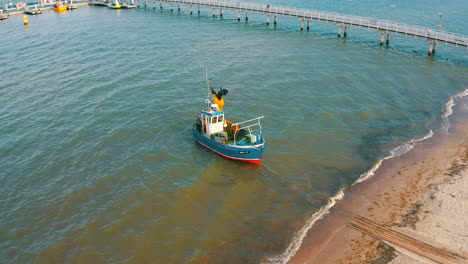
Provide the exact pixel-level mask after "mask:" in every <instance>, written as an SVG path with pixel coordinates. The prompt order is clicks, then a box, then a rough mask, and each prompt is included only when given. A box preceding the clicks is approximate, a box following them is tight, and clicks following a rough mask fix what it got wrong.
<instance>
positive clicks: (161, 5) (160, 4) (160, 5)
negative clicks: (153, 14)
mask: <svg viewBox="0 0 468 264" xmlns="http://www.w3.org/2000/svg"><path fill="white" fill-rule="evenodd" d="M159 9H160V10H163V4H162V1H159Z"/></svg>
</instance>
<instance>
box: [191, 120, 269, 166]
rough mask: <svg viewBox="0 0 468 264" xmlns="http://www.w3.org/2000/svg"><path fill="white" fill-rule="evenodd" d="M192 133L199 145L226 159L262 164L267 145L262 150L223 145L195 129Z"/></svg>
mask: <svg viewBox="0 0 468 264" xmlns="http://www.w3.org/2000/svg"><path fill="white" fill-rule="evenodd" d="M192 132H193V137H194V138H195V139H196V140H197V141H198V143H200V144H201V145H203V146H205V147H206V148H208V149H210V150H212V151H214V152H215V153H217V154H219V155H221V156H223V157H225V158H228V159H233V160H239V161H245V162H250V163H255V164H260V161H261V158H262V155H263V149H264V147H265V145H263V147H261V148H256V147H236V146H232V145H223V144H221V143H218V142H216V141H214V140H212V139H210V138H207V137H205V136H204V135H203V134H201V133H200V132H198V131H197V130H196V129H195V128H192Z"/></svg>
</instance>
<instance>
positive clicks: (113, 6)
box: [109, 0, 122, 9]
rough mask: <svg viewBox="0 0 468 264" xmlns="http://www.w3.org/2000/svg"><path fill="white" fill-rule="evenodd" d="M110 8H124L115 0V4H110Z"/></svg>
mask: <svg viewBox="0 0 468 264" xmlns="http://www.w3.org/2000/svg"><path fill="white" fill-rule="evenodd" d="M109 7H110V8H113V9H120V8H122V6H121V5H120V3H119V1H118V0H115V2H114V3H112V4H110V5H109Z"/></svg>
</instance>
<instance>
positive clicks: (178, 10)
mask: <svg viewBox="0 0 468 264" xmlns="http://www.w3.org/2000/svg"><path fill="white" fill-rule="evenodd" d="M177 12H179V13H180V4H178V5H177Z"/></svg>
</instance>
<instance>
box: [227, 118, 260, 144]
mask: <svg viewBox="0 0 468 264" xmlns="http://www.w3.org/2000/svg"><path fill="white" fill-rule="evenodd" d="M262 118H264V116H259V117H256V118H253V119H249V120H246V121H243V122H239V123H235V124H232V125H231V127H235V128H236V130H235V132H234V144H236V135H237V132H239V131H241V130H242V129H246V130H247V131H248V132H249V135H250V137H251V138H252V129H250V128H251V127H256V126H258V127H259V130H260V135H261V134H262V125H261V124H260V119H262ZM252 122H255V123H252ZM249 123H250V124H249ZM245 124H248V125H245Z"/></svg>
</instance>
